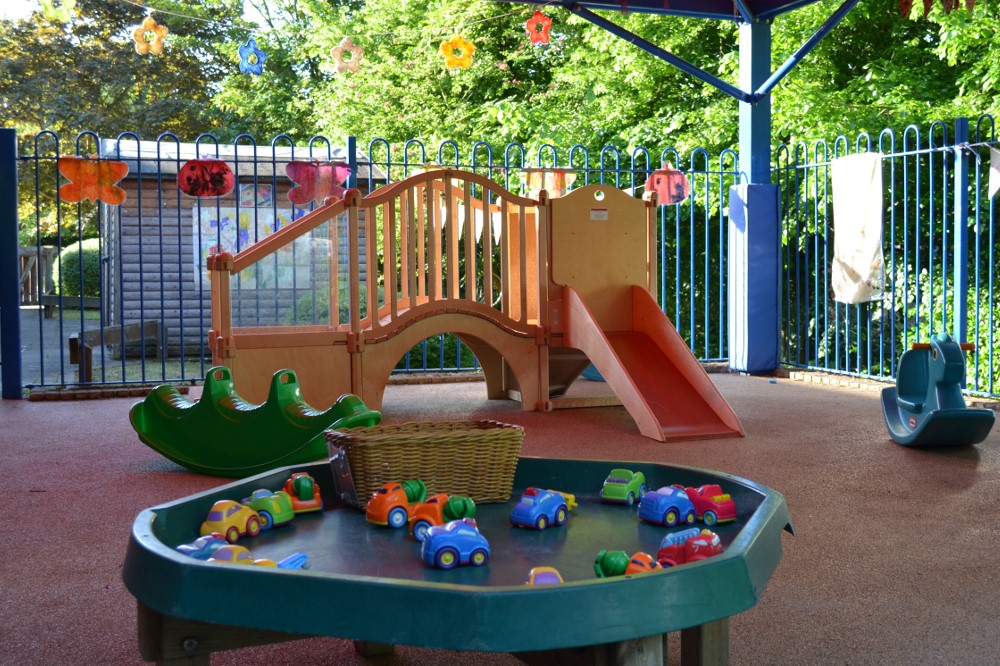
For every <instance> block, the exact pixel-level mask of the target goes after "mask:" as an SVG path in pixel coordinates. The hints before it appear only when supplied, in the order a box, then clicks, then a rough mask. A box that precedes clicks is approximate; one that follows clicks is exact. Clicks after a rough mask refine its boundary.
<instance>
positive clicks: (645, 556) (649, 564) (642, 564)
mask: <svg viewBox="0 0 1000 666" xmlns="http://www.w3.org/2000/svg"><path fill="white" fill-rule="evenodd" d="M662 568H663V567H662V566H660V563H659V562H657V561H656V559H655V558H654V557H653V556H652V555H650V554H649V553H643V552H638V553H635V554H634V555H632V557H630V558H629V560H628V566H627V567H625V575H626V576H631V575H633V574H639V573H646V572H648V571H655V570H656V569H662Z"/></svg>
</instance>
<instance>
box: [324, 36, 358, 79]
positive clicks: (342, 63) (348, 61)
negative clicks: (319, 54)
mask: <svg viewBox="0 0 1000 666" xmlns="http://www.w3.org/2000/svg"><path fill="white" fill-rule="evenodd" d="M364 54H365V50H364V49H363V48H361V47H360V46H358V45H357V44H355V43H354V42H353V41H351V38H350V37H344V38H343V39H342V40H340V44H337V45H336V46H334V47H333V48H332V49H330V55H332V56H333V60H334V61H335V62H336V63H337V71H338V72H356V71H358V67H360V66H361V57H362V56H363V55H364Z"/></svg>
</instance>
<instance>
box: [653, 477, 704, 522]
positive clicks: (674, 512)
mask: <svg viewBox="0 0 1000 666" xmlns="http://www.w3.org/2000/svg"><path fill="white" fill-rule="evenodd" d="M639 517H640V518H642V519H643V520H645V521H646V522H649V523H656V524H657V525H666V526H667V527H673V526H674V525H677V524H678V523H684V524H685V525H693V524H694V521H695V519H696V518H697V512H696V511H695V508H694V504H693V503H692V502H691V499H690V498H689V497H688V496H687V493H686V492H685V491H684V489H683V488H677V487H676V486H665V487H663V488H659V489H657V490H653V491H651V492H648V493H646V494H645V495H643V498H642V501H641V502H639Z"/></svg>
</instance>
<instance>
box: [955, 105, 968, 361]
mask: <svg viewBox="0 0 1000 666" xmlns="http://www.w3.org/2000/svg"><path fill="white" fill-rule="evenodd" d="M968 141H969V119H968V118H958V119H956V120H955V200H954V206H955V216H954V233H955V238H954V243H955V245H954V248H955V249H954V255H953V261H952V272H953V278H952V293H953V294H955V302H954V303H953V309H952V329H953V330H952V332H951V333H952V335H953V336H954V338H955V339H956V340H958V341H959V342H966V341H967V340H966V336H967V335H968V333H969V298H968V297H969V158H968V155H967V154H966V152H965V149H964V148H962V147H961V146H962V144H965V143H968Z"/></svg>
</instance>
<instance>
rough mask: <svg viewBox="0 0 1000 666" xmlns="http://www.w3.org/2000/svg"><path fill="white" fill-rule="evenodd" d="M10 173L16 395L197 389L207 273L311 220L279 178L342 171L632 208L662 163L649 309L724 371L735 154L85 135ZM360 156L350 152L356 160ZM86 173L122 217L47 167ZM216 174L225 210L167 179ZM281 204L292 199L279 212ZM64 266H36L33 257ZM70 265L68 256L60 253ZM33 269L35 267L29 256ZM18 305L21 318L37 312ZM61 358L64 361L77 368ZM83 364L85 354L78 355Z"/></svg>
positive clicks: (21, 150)
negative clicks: (221, 167)
mask: <svg viewBox="0 0 1000 666" xmlns="http://www.w3.org/2000/svg"><path fill="white" fill-rule="evenodd" d="M18 143H19V146H18V156H17V167H18V192H19V211H18V215H19V222H20V227H21V232H20V240H21V242H20V245H21V246H22V248H23V249H22V254H23V255H24V257H25V261H26V262H28V263H30V260H31V258H34V259H35V260H36V262H37V263H38V264H39V265H41V262H42V261H43V260H44V259H46V258H49V259H51V262H50V263H51V264H52V265H53V266H54V271H55V272H54V273H53V274H52V280H51V282H46V281H45V280H42V279H38V280H36V282H35V283H34V284H37V285H48V286H45V287H44V290H45V292H46V293H41V292H42V289H43V288H42V287H41V286H39V287H37V290H38V291H39V292H40V293H39V294H37V295H36V296H44V299H43V300H44V301H45V302H46V303H48V305H49V307H48V314H49V315H50V316H49V317H45V316H43V312H42V308H38V309H32V308H31V307H27V308H22V337H23V344H22V347H23V352H22V366H23V372H22V376H23V380H22V381H23V384H24V385H25V386H26V387H27V388H34V387H60V386H67V385H77V384H85V385H91V384H95V385H100V384H129V383H149V382H171V381H173V382H176V381H197V380H201V379H203V378H204V373H205V371H206V370H207V368H208V366H209V365H210V363H211V354H210V351H209V349H208V347H207V345H206V336H207V332H208V328H209V322H210V316H209V311H210V305H211V304H210V298H209V290H208V288H207V285H208V280H207V277H206V274H205V267H204V259H205V256H207V254H208V253H210V252H216V251H220V250H225V251H234V252H235V251H238V250H240V249H241V248H244V247H246V246H248V245H250V244H252V243H254V242H256V241H258V240H260V239H262V238H264V237H266V236H267V235H268V234H270V233H272V232H273V231H275V230H277V229H279V228H280V227H281V226H283V225H285V224H288V223H290V222H292V221H294V220H295V219H297V218H298V217H301V216H302V215H303V214H305V213H306V212H308V211H309V210H311V209H312V208H314V207H315V204H314V203H312V202H311V201H309V200H304V199H303V198H302V197H290V194H289V193H290V191H291V190H292V189H293V188H294V187H296V186H300V183H298V182H293V181H292V180H291V179H290V178H289V177H288V175H287V174H288V172H287V165H288V163H289V162H293V161H306V162H314V161H319V162H328V161H344V162H348V163H349V164H350V165H351V166H352V167H353V174H354V175H353V182H349V183H348V185H351V186H355V187H358V188H359V189H360V190H361V191H362V194H365V193H367V192H369V191H372V190H375V189H377V188H378V187H380V186H382V185H384V184H386V183H389V182H394V181H396V180H400V179H402V178H403V177H405V176H407V175H410V174H411V173H413V171H414V170H415V169H418V168H423V167H425V166H426V165H430V164H436V165H441V166H454V167H457V168H460V169H465V170H469V171H473V172H475V173H478V174H480V175H485V176H487V177H489V178H491V179H493V180H495V181H496V182H498V183H499V184H500V185H502V186H504V187H505V188H507V189H509V190H511V191H513V192H515V193H518V194H530V190H531V189H532V187H533V184H534V185H537V183H535V181H534V180H532V178H533V177H534V176H535V175H537V174H538V173H539V172H540V170H541V169H545V170H549V171H550V172H551V171H553V170H561V171H562V172H563V180H561V181H559V182H558V183H556V182H554V181H546V182H545V183H544V185H545V187H546V189H548V190H550V192H551V190H552V189H553V187H554V186H559V185H560V184H562V185H565V186H566V187H567V188H568V189H572V187H574V186H580V185H584V184H589V183H606V184H609V185H613V186H614V187H619V188H623V189H625V190H627V191H631V192H633V193H634V194H637V195H639V194H641V192H642V189H643V187H644V184H645V181H646V178H647V177H648V176H649V174H650V173H651V172H652V171H654V170H655V169H657V168H659V167H660V165H661V164H662V163H663V162H671V163H672V164H674V165H676V166H677V168H679V169H680V170H681V171H683V172H685V174H686V175H687V177H688V179H689V180H690V183H691V192H692V195H691V197H689V198H688V199H687V200H686V201H684V202H682V203H680V204H677V205H673V206H662V207H661V209H660V229H659V241H660V264H661V271H662V272H661V279H660V280H659V299H660V302H661V305H662V306H663V308H664V311H665V312H666V313H667V314H668V316H670V318H671V319H672V320H673V322H674V324H675V325H676V327H677V329H678V330H679V331H680V333H681V335H682V336H683V337H684V338H685V339H686V340H687V341H688V343H689V345H690V347H691V349H692V351H693V352H694V353H695V355H696V356H698V357H699V358H702V359H704V360H720V359H725V358H727V356H728V349H727V331H726V328H725V326H726V310H725V308H726V302H727V297H726V284H727V276H726V262H725V255H726V247H727V224H728V221H727V219H726V202H727V200H728V194H727V193H728V189H729V186H730V185H732V184H734V183H735V182H736V181H737V178H738V161H737V156H736V154H735V153H733V152H731V151H726V152H725V153H724V154H723V155H722V156H721V157H713V156H710V155H709V154H708V153H707V152H706V151H704V150H701V149H699V150H695V151H693V152H692V153H690V154H688V155H681V154H679V153H678V152H677V151H676V150H674V149H670V148H668V149H665V150H658V151H651V150H647V149H645V148H636V149H634V150H632V151H630V152H627V153H626V152H623V151H621V150H619V149H617V148H614V147H604V148H602V149H599V150H590V149H588V148H587V147H584V146H580V145H576V146H572V147H570V148H569V149H560V148H557V147H555V146H551V145H546V146H543V147H542V148H540V149H538V150H537V151H534V152H529V151H528V150H527V149H526V148H525V147H524V146H521V145H520V144H511V145H508V146H506V147H503V148H502V149H494V148H493V147H491V146H489V145H488V144H485V143H483V142H475V143H471V144H469V145H467V146H463V145H461V144H459V143H458V142H455V141H445V142H442V143H441V144H439V145H438V146H437V147H435V148H429V147H427V146H425V144H424V143H422V142H420V141H417V140H412V141H408V142H405V143H403V144H400V145H395V144H390V143H389V142H387V141H385V140H383V139H372V140H370V141H368V142H367V143H365V142H361V141H358V140H357V139H355V138H354V137H348V138H347V140H346V141H345V142H344V144H343V146H338V145H336V144H335V143H333V142H331V141H330V140H327V139H325V138H323V137H314V138H313V139H311V140H310V141H309V142H308V143H307V145H305V146H295V145H293V143H292V141H291V140H290V139H288V137H286V136H283V135H282V136H279V137H276V138H275V139H274V140H273V141H271V142H270V143H269V144H257V143H256V141H255V140H254V139H253V138H252V137H249V136H241V137H239V138H238V139H237V140H236V141H235V142H234V143H233V144H231V145H225V144H220V142H219V141H218V140H216V139H215V138H214V137H212V136H210V135H203V136H200V137H198V139H197V140H196V141H195V142H193V143H182V142H180V141H179V140H178V138H177V137H175V136H173V135H169V134H167V135H163V136H160V137H158V138H157V139H155V140H153V141H143V140H141V139H140V137H138V136H137V135H135V134H134V133H124V134H121V135H119V136H118V137H117V138H115V139H101V138H100V137H97V136H96V135H94V134H92V133H82V134H80V135H78V136H76V137H73V138H72V139H71V140H68V141H64V140H63V139H61V137H59V136H57V135H55V134H54V133H52V132H47V131H45V132H41V133H39V134H38V135H36V136H29V137H19V141H18ZM359 148H360V150H359ZM65 156H81V157H94V156H96V160H97V162H110V161H121V162H124V163H125V164H127V165H128V173H127V175H126V176H125V177H124V178H123V179H122V180H121V181H120V182H119V183H118V185H119V186H120V187H121V188H122V189H123V190H124V193H125V195H126V198H125V200H124V202H122V203H120V204H117V205H111V204H108V203H103V202H100V201H94V200H91V199H86V198H84V199H83V200H81V201H79V202H75V203H67V202H66V201H64V200H62V199H61V198H60V196H59V194H58V193H59V190H60V188H62V187H64V186H66V185H67V184H69V182H70V181H69V180H68V178H67V177H66V176H65V175H64V174H62V173H60V170H59V168H58V160H59V158H60V157H65ZM205 158H216V159H221V160H223V161H225V162H226V163H227V164H228V165H229V166H230V167H231V170H232V171H233V172H234V175H235V181H236V187H235V189H234V190H233V191H232V192H231V193H230V194H227V195H225V196H222V197H215V196H211V197H200V198H191V197H188V196H186V195H182V194H181V193H180V191H179V190H178V186H177V179H178V176H179V172H180V171H181V169H182V167H183V165H184V164H186V163H187V162H188V160H191V159H199V160H203V159H205ZM290 199H295V201H294V202H293V201H291V200H290ZM50 244H51V245H54V246H56V247H58V248H60V249H61V250H62V252H60V253H59V254H58V255H54V256H52V257H49V254H48V253H50V251H49V250H47V249H45V248H46V247H47V246H48V245H50ZM67 250H69V251H67ZM43 252H44V253H46V254H45V255H44V256H43V254H42V253H43ZM30 296H31V295H29V297H28V299H27V300H26V301H25V302H26V303H36V302H40V301H39V300H38V299H37V298H35V299H32V298H31V297H30ZM74 349H76V352H75V353H74V351H73V350H74ZM81 350H82V351H83V352H86V353H81ZM476 367H477V366H476V361H475V358H474V356H472V354H471V353H470V352H469V350H468V349H467V348H464V347H463V345H461V344H460V343H459V342H458V341H457V340H455V339H454V338H452V337H451V336H438V337H436V338H433V339H430V340H426V341H424V342H423V343H421V344H420V345H418V347H417V348H415V349H414V350H413V351H411V352H410V353H409V354H407V355H406V356H404V357H403V358H402V359H401V360H400V363H399V365H398V366H397V372H402V373H405V372H427V371H438V372H454V371H459V370H474V369H476Z"/></svg>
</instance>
